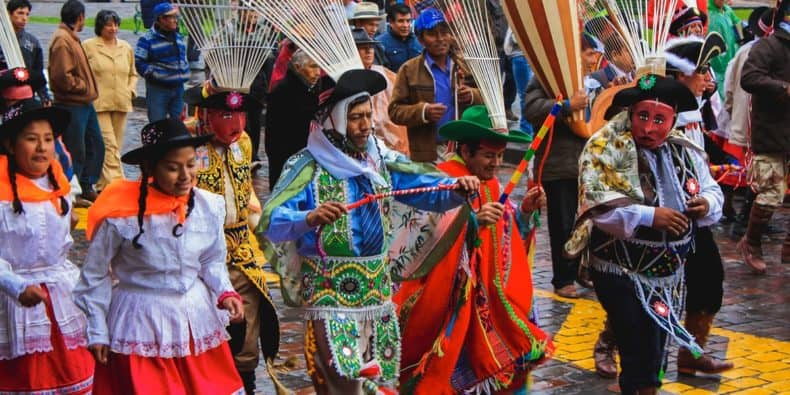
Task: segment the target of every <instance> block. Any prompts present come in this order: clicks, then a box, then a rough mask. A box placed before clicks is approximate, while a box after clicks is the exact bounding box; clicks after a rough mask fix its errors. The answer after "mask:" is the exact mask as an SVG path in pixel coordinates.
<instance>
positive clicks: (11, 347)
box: [0, 177, 86, 360]
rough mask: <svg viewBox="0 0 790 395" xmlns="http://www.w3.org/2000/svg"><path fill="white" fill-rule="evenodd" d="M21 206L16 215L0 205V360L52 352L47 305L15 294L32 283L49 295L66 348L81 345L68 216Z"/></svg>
mask: <svg viewBox="0 0 790 395" xmlns="http://www.w3.org/2000/svg"><path fill="white" fill-rule="evenodd" d="M33 181H35V182H36V183H37V184H39V185H40V186H41V187H42V189H46V186H48V185H49V183H48V182H47V181H46V177H44V178H43V179H41V180H33ZM22 207H23V208H24V210H25V212H24V213H22V214H16V213H14V209H13V207H12V205H11V202H7V201H2V202H0V360H3V359H14V358H17V357H20V356H23V355H25V354H31V353H34V352H46V351H52V342H51V339H50V336H51V329H52V328H51V323H50V320H49V318H48V317H47V312H46V305H45V304H44V303H39V304H37V305H35V306H33V307H24V306H22V305H21V304H20V303H19V295H20V294H21V293H22V292H23V291H24V290H25V288H27V287H28V286H30V285H35V284H45V285H46V287H47V290H48V291H49V294H50V299H51V300H52V308H53V313H54V317H55V320H56V321H57V323H58V326H59V327H60V331H61V332H62V334H63V340H64V341H65V344H66V347H67V348H69V349H74V348H76V347H78V346H85V345H86V341H85V325H86V321H85V315H84V314H83V313H82V311H80V309H78V308H77V306H75V305H74V301H73V299H72V294H71V291H72V289H73V288H74V284H75V283H76V281H77V277H78V276H79V269H77V267H75V266H74V265H73V264H72V263H71V262H69V261H68V260H67V259H66V256H67V254H68V251H69V248H70V247H71V244H72V243H73V240H72V238H71V234H70V230H71V229H70V226H71V224H70V216H69V215H66V216H61V215H60V214H59V213H58V212H57V210H56V209H55V206H53V205H52V203H51V202H49V201H46V202H36V203H27V202H23V203H22Z"/></svg>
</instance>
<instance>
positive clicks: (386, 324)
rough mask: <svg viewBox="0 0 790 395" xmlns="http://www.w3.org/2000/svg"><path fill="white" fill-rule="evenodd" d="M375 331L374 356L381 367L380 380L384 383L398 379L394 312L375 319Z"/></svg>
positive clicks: (397, 349) (398, 357)
mask: <svg viewBox="0 0 790 395" xmlns="http://www.w3.org/2000/svg"><path fill="white" fill-rule="evenodd" d="M373 327H374V329H375V346H376V348H375V356H376V358H377V359H378V361H379V365H380V366H381V379H382V380H383V381H385V382H387V381H392V380H395V379H397V378H398V374H399V372H400V347H401V343H400V339H401V337H400V328H399V325H398V320H397V317H396V315H395V311H392V312H390V313H388V314H385V315H383V316H382V317H381V318H379V319H377V320H376V321H375V322H374V324H373Z"/></svg>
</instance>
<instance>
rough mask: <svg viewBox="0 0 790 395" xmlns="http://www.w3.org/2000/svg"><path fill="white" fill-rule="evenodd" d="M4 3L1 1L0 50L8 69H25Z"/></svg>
mask: <svg viewBox="0 0 790 395" xmlns="http://www.w3.org/2000/svg"><path fill="white" fill-rule="evenodd" d="M5 10H6V4H5V1H3V9H2V10H0V11H2V12H0V14H3V15H2V16H0V48H2V49H3V55H4V56H5V62H6V64H7V65H8V69H9V70H10V69H13V68H16V67H25V59H24V58H23V57H22V50H20V49H19V41H17V39H16V33H15V32H14V26H13V25H12V24H11V18H10V17H9V16H8V13H7V12H6V11H5Z"/></svg>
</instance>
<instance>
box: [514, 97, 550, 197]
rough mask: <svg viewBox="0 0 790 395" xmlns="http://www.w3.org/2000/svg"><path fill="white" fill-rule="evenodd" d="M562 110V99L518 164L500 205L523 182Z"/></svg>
mask: <svg viewBox="0 0 790 395" xmlns="http://www.w3.org/2000/svg"><path fill="white" fill-rule="evenodd" d="M560 109H562V98H561V97H560V98H558V99H557V102H556V103H554V107H552V108H551V112H550V113H549V116H547V117H546V120H545V121H543V126H541V127H540V130H538V134H536V135H535V138H534V139H533V140H532V144H531V145H530V146H529V149H527V152H525V153H524V158H522V159H521V163H519V164H518V167H517V168H516V171H514V172H513V176H511V177H510V182H508V183H507V186H506V187H505V191H504V192H502V195H501V196H500V197H499V203H502V204H505V202H506V201H507V198H508V197H509V196H510V193H511V192H513V188H515V187H516V185H517V184H518V182H519V180H521V176H523V175H524V173H525V172H526V171H527V165H529V161H530V160H531V159H532V157H533V156H535V151H536V150H537V149H538V147H539V146H540V143H542V142H543V138H544V137H546V133H548V131H549V129H551V127H552V125H554V121H555V120H556V119H557V115H559V113H560Z"/></svg>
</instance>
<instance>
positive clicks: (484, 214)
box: [477, 202, 505, 226]
mask: <svg viewBox="0 0 790 395" xmlns="http://www.w3.org/2000/svg"><path fill="white" fill-rule="evenodd" d="M504 213H505V206H504V205H503V204H502V203H499V202H490V203H486V204H484V205H483V207H481V208H480V210H477V223H478V224H479V225H480V226H488V225H492V224H495V223H497V221H499V220H500V219H501V218H502V215H503V214H504Z"/></svg>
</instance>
